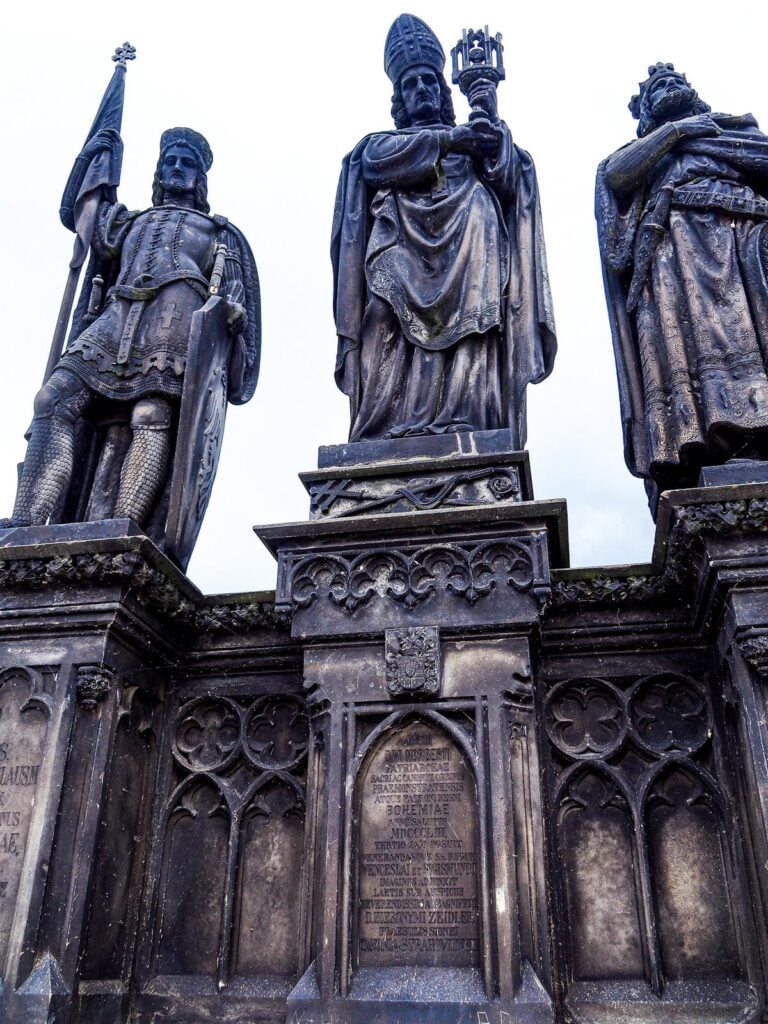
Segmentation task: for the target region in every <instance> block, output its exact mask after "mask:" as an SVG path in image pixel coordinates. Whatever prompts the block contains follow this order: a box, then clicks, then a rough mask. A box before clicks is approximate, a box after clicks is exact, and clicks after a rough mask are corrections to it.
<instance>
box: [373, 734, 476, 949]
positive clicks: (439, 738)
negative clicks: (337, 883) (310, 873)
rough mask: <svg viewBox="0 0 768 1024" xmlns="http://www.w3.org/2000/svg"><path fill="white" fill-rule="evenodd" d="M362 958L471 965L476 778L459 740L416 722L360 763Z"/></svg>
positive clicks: (474, 900)
mask: <svg viewBox="0 0 768 1024" xmlns="http://www.w3.org/2000/svg"><path fill="white" fill-rule="evenodd" d="M361 794H362V799H361V802H360V844H359V850H360V853H359V873H358V898H359V899H358V907H359V910H358V963H359V964H360V966H366V965H374V964H376V965H397V964H403V965H405V964H413V965H430V966H436V967H439V966H445V967H448V966H450V967H466V966H475V965H476V964H477V961H478V899H477V894H478V884H477V852H476V850H477V810H476V797H475V784H474V780H473V777H472V774H471V771H470V769H469V766H468V764H467V761H466V759H465V757H464V754H463V753H462V752H461V751H460V750H459V748H458V747H457V745H456V744H455V743H454V742H453V740H452V739H450V738H449V737H448V736H447V735H446V734H445V733H444V732H443V731H442V730H441V729H439V728H438V727H437V726H434V725H432V724H431V723H427V722H421V721H413V722H411V723H410V724H408V725H406V726H405V727H404V728H401V729H398V730H397V731H396V732H394V733H393V734H392V735H391V736H390V737H387V738H386V739H384V741H383V742H382V743H381V744H380V745H379V746H378V747H377V748H375V749H374V752H373V753H372V755H371V756H370V757H369V760H368V764H367V767H364V768H363V776H362V783H361Z"/></svg>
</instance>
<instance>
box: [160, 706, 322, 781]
mask: <svg viewBox="0 0 768 1024" xmlns="http://www.w3.org/2000/svg"><path fill="white" fill-rule="evenodd" d="M308 747H309V722H308V719H307V711H306V707H305V705H304V702H303V701H302V700H301V699H300V698H299V697H296V696H294V695H292V694H273V695H269V696H266V697H260V698H258V699H257V700H255V701H254V702H253V704H252V705H251V706H250V707H243V706H242V705H240V704H239V703H237V702H236V701H234V700H232V699H231V698H229V697H211V696H205V697H196V698H194V699H193V700H191V701H188V702H187V703H186V704H184V705H183V707H182V708H181V709H180V711H179V714H178V718H177V723H176V731H175V734H174V737H173V741H172V750H173V756H174V757H175V759H176V760H177V761H178V763H179V764H180V765H181V766H182V767H183V768H185V769H186V770H187V771H191V772H221V771H223V770H224V769H227V768H229V767H230V766H231V765H233V764H234V763H235V762H236V761H237V760H238V758H240V757H243V756H245V758H246V760H247V761H248V762H250V764H251V765H252V766H253V767H255V768H257V769H259V770H260V771H268V772H289V771H291V770H293V769H295V768H298V767H299V766H300V765H301V764H302V762H303V761H304V760H305V758H306V755H307V749H308Z"/></svg>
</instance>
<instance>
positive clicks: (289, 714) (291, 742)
mask: <svg viewBox="0 0 768 1024" xmlns="http://www.w3.org/2000/svg"><path fill="white" fill-rule="evenodd" d="M242 739H243V749H244V750H245V755H246V757H247V758H248V760H249V761H251V763H252V764H254V765H255V766H256V767H257V768H260V769H261V770H262V771H290V770H291V769H292V768H298V766H299V765H300V764H301V762H302V761H303V760H304V758H305V757H306V755H307V749H308V747H309V721H308V719H307V709H306V707H305V706H304V703H303V701H301V700H299V698H298V697H291V696H283V695H280V696H275V697H265V698H264V699H262V700H258V701H256V703H255V704H254V705H253V706H252V707H251V709H250V710H249V711H248V712H247V714H246V715H245V718H244V720H243V733H242Z"/></svg>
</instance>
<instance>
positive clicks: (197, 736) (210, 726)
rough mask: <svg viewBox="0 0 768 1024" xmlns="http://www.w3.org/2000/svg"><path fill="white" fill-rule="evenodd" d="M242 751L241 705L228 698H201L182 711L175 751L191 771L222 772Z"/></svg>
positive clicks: (174, 743) (177, 726)
mask: <svg viewBox="0 0 768 1024" xmlns="http://www.w3.org/2000/svg"><path fill="white" fill-rule="evenodd" d="M239 750H240V708H239V707H238V706H237V704H235V702H234V701H232V700H228V699H227V698H226V697H197V698H195V699H194V700H191V701H189V702H188V703H187V704H185V705H184V707H183V708H182V709H181V711H180V712H179V718H178V723H177V725H176V735H175V736H174V739H173V754H174V757H175V758H176V760H177V761H178V762H179V764H181V765H182V767H184V768H187V769H188V770H189V771H197V772H199V771H220V770H221V769H222V768H227V767H228V766H229V765H230V764H231V763H232V762H233V761H234V760H235V759H236V757H237V755H238V753H239Z"/></svg>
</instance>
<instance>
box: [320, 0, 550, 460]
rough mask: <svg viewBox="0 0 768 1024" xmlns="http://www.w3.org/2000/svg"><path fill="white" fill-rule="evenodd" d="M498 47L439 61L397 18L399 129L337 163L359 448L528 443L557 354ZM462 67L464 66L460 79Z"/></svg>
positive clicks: (469, 44)
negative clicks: (533, 397) (450, 435)
mask: <svg viewBox="0 0 768 1024" xmlns="http://www.w3.org/2000/svg"><path fill="white" fill-rule="evenodd" d="M500 56H501V46H500V37H499V36H497V37H496V38H495V39H493V40H491V39H490V38H489V37H488V35H487V31H486V32H472V31H470V33H469V36H468V35H467V34H466V33H465V35H464V39H463V41H462V42H461V43H460V44H459V45H458V46H457V48H456V50H455V51H454V81H456V82H458V83H459V84H460V85H461V88H462V90H463V91H466V93H467V97H468V99H469V101H470V104H471V106H472V113H471V115H470V119H469V121H468V123H466V124H462V125H456V119H455V116H454V110H453V103H452V100H451V92H450V89H449V87H448V85H447V83H446V81H445V78H444V76H443V69H444V66H445V54H444V52H443V49H442V47H441V45H440V43H439V41H438V40H437V38H436V37H435V35H434V34H433V32H432V31H431V30H430V29H429V27H428V26H427V25H425V24H424V22H423V21H421V20H420V19H419V18H416V17H413V16H412V15H410V14H403V15H401V16H400V17H399V18H397V19H396V21H395V22H394V24H393V25H392V27H391V29H390V31H389V34H388V36H387V40H386V44H385V49H384V69H385V71H386V73H387V75H388V76H389V78H390V80H391V82H392V87H393V98H392V115H393V118H394V122H395V128H394V130H391V131H379V132H374V133H372V134H371V135H367V136H366V137H365V138H363V139H362V140H361V141H360V142H359V143H358V144H357V145H356V146H355V148H354V149H353V150H352V152H351V153H349V154H348V155H347V156H346V157H345V158H344V161H343V165H342V171H341V178H340V181H339V187H338V193H337V198H336V208H335V216H334V224H333V237H332V261H333V271H334V314H335V319H336V329H337V334H338V338H339V344H338V358H337V363H336V381H337V383H338V385H339V387H340V388H341V390H342V391H343V392H344V393H345V394H347V395H348V396H349V399H350V408H351V429H350V440H352V441H365V440H370V439H378V438H398V437H406V436H411V435H420V434H422V435H423V434H442V433H446V432H453V431H477V430H493V429H497V428H508V429H509V430H510V431H511V432H512V436H513V443H514V446H515V447H517V448H522V447H523V446H524V444H525V436H526V431H525V390H526V386H527V385H528V384H529V383H532V382H533V383H535V382H538V381H541V380H543V379H544V378H545V377H546V376H547V375H548V374H549V373H550V371H551V369H552V365H553V360H554V356H555V349H556V340H555V327H554V319H553V314H552V302H551V297H550V289H549V281H548V276H547V263H546V253H545V249H544V239H543V234H542V226H541V212H540V206H539V192H538V187H537V184H536V173H535V170H534V166H533V162H532V160H531V158H530V156H529V155H528V153H526V152H525V151H524V150H522V149H519V148H518V147H517V146H516V145H515V144H514V142H513V141H512V134H511V132H510V130H509V128H508V127H507V125H506V124H504V122H503V121H502V120H500V118H499V116H498V111H497V104H496V84H497V82H498V80H499V79H500V77H502V75H501V68H500V65H499V63H498V61H499V59H500ZM462 65H463V66H462Z"/></svg>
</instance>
